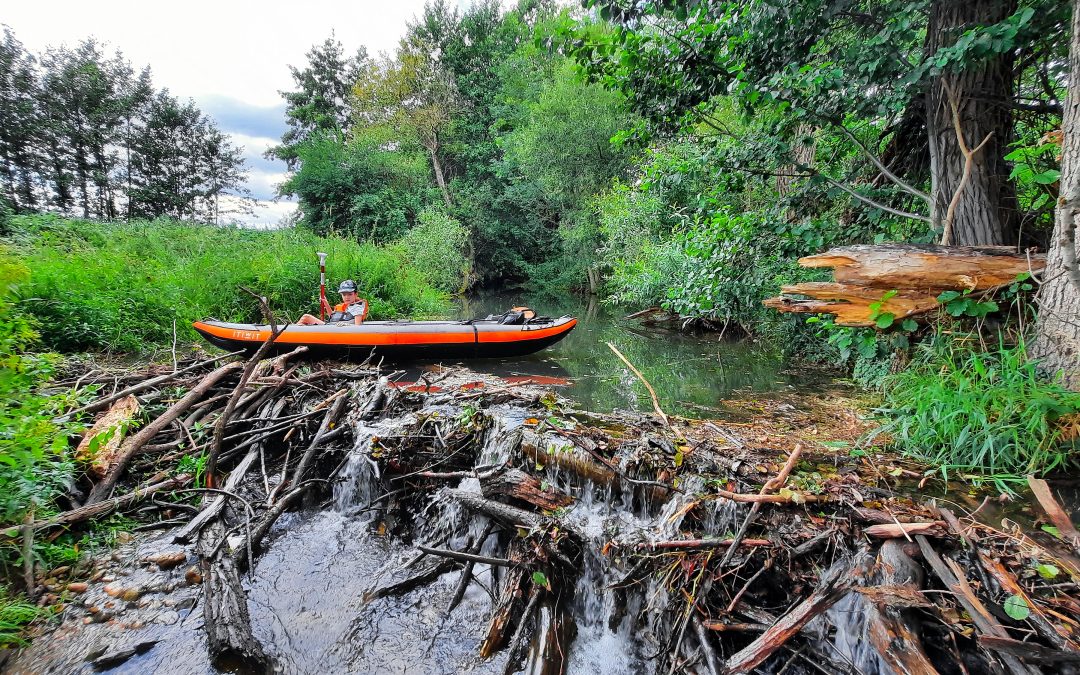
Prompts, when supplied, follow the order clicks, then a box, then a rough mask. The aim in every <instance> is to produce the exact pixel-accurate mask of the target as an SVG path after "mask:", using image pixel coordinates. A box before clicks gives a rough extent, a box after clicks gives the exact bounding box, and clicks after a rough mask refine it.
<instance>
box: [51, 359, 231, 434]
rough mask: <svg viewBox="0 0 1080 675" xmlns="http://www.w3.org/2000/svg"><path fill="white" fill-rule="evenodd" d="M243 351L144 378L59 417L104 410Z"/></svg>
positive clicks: (63, 417) (70, 417)
mask: <svg viewBox="0 0 1080 675" xmlns="http://www.w3.org/2000/svg"><path fill="white" fill-rule="evenodd" d="M243 353H244V350H242V349H241V350H238V351H235V352H229V353H228V354H222V355H221V356H215V357H214V358H212V359H206V360H205V361H200V362H198V363H195V364H192V365H190V366H188V367H187V368H182V369H181V370H178V371H176V372H171V373H166V374H165V375H160V376H158V377H152V378H150V379H149V380H143V381H142V382H139V383H138V384H135V385H132V386H130V387H128V388H127V389H122V390H121V391H118V392H116V393H115V394H112V395H110V396H106V397H105V398H101V399H98V400H96V401H94V402H93V403H89V404H87V405H84V406H83V407H81V408H76V409H75V410H72V411H71V412H68V413H64V415H63V416H62V417H60V418H58V419H59V420H62V421H67V420H70V419H72V418H74V417H75V416H76V415H78V414H80V413H90V412H97V411H98V410H103V409H105V408H106V407H108V406H109V405H110V404H111V403H112V402H113V401H118V400H120V399H122V398H124V397H125V396H128V395H130V394H134V393H137V392H140V391H143V390H146V389H150V388H151V387H156V386H157V385H159V384H165V383H166V382H169V381H171V380H175V379H176V378H178V377H180V376H181V375H186V374H187V373H190V372H191V371H193V370H199V369H200V368H205V367H206V366H209V365H212V364H214V363H217V362H218V361H221V360H224V359H228V358H232V357H233V356H236V355H238V354H243Z"/></svg>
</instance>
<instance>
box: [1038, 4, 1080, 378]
mask: <svg viewBox="0 0 1080 675" xmlns="http://www.w3.org/2000/svg"><path fill="white" fill-rule="evenodd" d="M1062 130H1063V131H1064V134H1063V136H1064V138H1063V141H1062V148H1061V197H1059V198H1058V208H1057V218H1056V219H1055V222H1054V235H1053V236H1052V237H1051V238H1050V250H1049V252H1048V254H1047V260H1046V273H1045V274H1044V275H1043V279H1044V283H1043V285H1042V287H1040V289H1039V323H1038V335H1037V337H1036V340H1035V347H1034V350H1033V352H1034V355H1035V356H1037V357H1039V358H1040V359H1042V365H1043V367H1044V368H1045V370H1047V371H1048V372H1051V373H1056V372H1058V371H1062V372H1064V374H1065V381H1066V383H1067V384H1068V385H1069V386H1070V387H1071V388H1073V389H1077V390H1080V273H1078V272H1077V265H1076V217H1077V214H1078V213H1080V0H1076V1H1075V2H1074V4H1073V20H1072V43H1071V45H1070V47H1069V91H1068V96H1067V98H1066V100H1065V116H1064V119H1063V120H1062Z"/></svg>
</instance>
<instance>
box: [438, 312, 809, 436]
mask: <svg viewBox="0 0 1080 675" xmlns="http://www.w3.org/2000/svg"><path fill="white" fill-rule="evenodd" d="M515 305H528V306H529V307H532V308H533V309H535V310H536V311H537V312H538V313H540V314H541V315H547V316H561V315H563V314H571V315H573V316H576V317H577V318H578V320H579V323H578V326H577V328H575V329H574V331H573V332H571V333H570V335H569V336H567V337H566V338H565V339H563V340H562V341H561V342H559V343H557V344H555V345H553V346H552V347H549V348H548V349H545V350H543V351H541V352H539V353H537V354H532V355H530V356H524V357H516V358H513V359H481V360H475V361H470V362H469V363H468V365H469V367H470V368H472V369H473V370H477V371H481V372H485V373H490V374H493V375H499V376H511V377H513V376H528V375H537V376H554V377H563V378H569V379H570V380H572V384H571V385H570V386H569V387H567V388H565V389H564V390H563V393H564V395H566V396H569V397H570V398H572V399H574V400H575V401H576V402H577V403H578V404H579V405H580V406H582V407H583V408H586V409H589V410H596V411H602V412H610V411H612V410H615V409H629V410H649V409H651V405H652V404H651V402H650V400H649V395H648V391H647V390H646V389H645V387H644V386H643V385H642V384H641V383H640V382H639V381H638V380H637V378H636V377H634V375H633V373H631V372H630V371H629V370H628V369H627V368H626V366H625V365H623V363H622V362H620V361H619V359H618V358H617V357H616V356H615V355H614V354H613V353H612V352H611V350H610V349H608V347H607V345H606V344H605V343H606V342H611V343H613V344H614V345H615V346H616V347H617V348H618V349H619V351H621V352H622V353H623V354H625V355H626V357H627V358H628V359H629V360H630V362H631V363H633V364H634V365H635V366H636V367H637V368H638V369H639V370H640V371H641V372H642V373H643V374H644V375H645V377H646V378H648V380H649V382H650V383H651V384H652V385H653V387H654V388H655V389H656V391H657V395H658V396H659V398H660V403H661V406H663V408H664V410H665V411H667V412H671V413H676V414H681V415H688V416H696V417H702V416H708V415H710V414H714V413H717V412H720V411H721V410H720V409H718V405H719V403H720V401H722V400H723V399H725V398H730V397H732V395H733V394H736V393H738V392H743V393H745V392H756V393H760V392H771V391H778V390H782V389H785V388H787V387H789V386H793V385H800V386H802V385H805V384H807V383H806V381H805V379H806V378H804V377H800V376H799V375H797V374H792V373H785V372H783V371H782V367H781V363H780V360H779V358H778V356H777V355H776V354H775V353H773V352H772V351H770V350H769V349H766V348H764V347H763V346H761V345H759V344H757V343H754V342H752V341H746V340H744V341H732V340H724V341H721V340H719V339H718V336H717V335H716V334H715V333H703V334H700V335H690V334H686V333H681V332H678V331H673V330H668V329H665V328H660V327H651V326H644V325H641V324H639V323H638V322H636V321H626V320H623V319H622V317H623V316H624V315H625V314H626V312H624V311H620V310H619V309H618V308H614V309H613V308H611V307H609V306H607V305H604V304H602V303H600V302H598V301H597V300H596V298H595V297H591V298H580V297H573V296H563V297H551V296H535V295H532V296H530V295H527V294H522V293H509V292H500V293H491V292H487V293H483V294H480V295H476V296H472V297H469V298H465V299H463V300H462V301H461V304H460V307H459V309H458V318H471V317H483V316H487V315H488V314H500V313H502V312H504V311H506V310H507V309H509V308H510V307H512V306H515Z"/></svg>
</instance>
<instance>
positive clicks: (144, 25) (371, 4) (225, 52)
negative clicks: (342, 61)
mask: <svg viewBox="0 0 1080 675" xmlns="http://www.w3.org/2000/svg"><path fill="white" fill-rule="evenodd" d="M3 4H4V6H3V10H0V24H6V25H8V26H10V27H11V29H12V31H14V33H15V37H16V38H18V39H19V40H20V41H22V43H23V44H24V45H25V46H26V47H27V49H29V50H30V51H31V52H33V53H35V54H40V53H42V52H43V51H44V50H45V48H46V47H48V46H53V45H57V46H58V45H61V44H67V45H69V46H74V45H75V44H77V43H78V42H79V41H81V40H82V39H84V38H87V37H91V36H93V37H96V38H97V39H98V40H100V41H102V42H105V43H107V44H108V46H109V47H110V48H112V49H118V50H119V51H121V52H123V54H124V55H125V56H126V57H127V58H128V60H129V61H131V62H132V64H133V65H134V66H135V67H136V69H139V68H142V67H143V66H150V68H151V70H152V71H153V76H154V84H155V86H156V87H158V88H168V89H169V90H170V91H171V92H172V93H173V94H174V95H176V96H179V97H181V98H193V99H195V101H196V102H197V104H198V105H199V107H200V108H201V109H202V110H203V112H205V113H207V114H209V115H211V116H212V117H213V118H214V119H215V120H217V123H218V126H219V127H220V128H221V129H222V130H223V131H226V132H228V133H230V134H232V136H233V139H234V141H235V142H236V143H237V144H238V145H241V146H243V147H244V149H245V153H244V155H245V158H246V160H247V166H248V170H249V175H250V177H251V178H250V182H249V186H248V187H249V188H250V189H251V191H252V193H253V194H254V195H255V196H256V197H258V198H259V200H260V202H259V207H258V209H257V215H256V217H255V218H254V221H253V222H257V223H276V222H277V221H278V220H280V219H281V218H282V217H283V216H285V215H287V214H288V213H289V212H291V211H292V210H293V209H294V208H295V206H294V205H293V204H289V203H287V202H281V203H278V204H274V203H271V202H270V201H269V200H270V199H272V197H273V194H274V185H275V184H276V183H279V182H281V180H282V178H283V177H284V172H285V165H284V164H283V163H281V162H270V161H267V160H265V159H263V158H262V153H263V151H264V150H265V149H266V148H267V147H268V146H269V145H272V144H274V143H276V142H277V140H278V139H279V138H280V137H281V134H282V132H283V131H284V130H285V121H284V120H285V116H284V105H283V104H282V101H281V96H280V95H279V94H278V91H279V90H287V89H291V88H292V87H293V82H292V77H291V76H290V75H289V68H288V66H290V65H294V66H298V67H302V66H303V65H305V64H306V63H307V59H306V58H305V56H304V55H305V54H306V53H307V51H308V50H309V49H310V48H311V47H312V46H313V45H315V44H317V43H321V42H322V41H323V40H325V39H326V38H327V37H328V36H329V35H330V33H331V31H333V32H334V35H335V36H336V37H337V39H338V40H340V41H341V43H342V44H343V45H344V47H345V53H346V54H352V53H354V52H355V51H356V49H357V48H358V47H360V45H364V46H366V47H367V49H368V53H370V54H372V55H374V54H377V53H379V52H381V51H386V52H392V51H393V49H394V47H395V46H396V45H397V42H398V40H399V39H400V38H401V36H402V35H404V33H405V24H406V22H407V21H408V20H409V19H411V18H412V17H413V16H415V15H416V14H418V13H419V12H420V11H421V10H422V9H423V6H424V0H392V1H390V2H385V1H383V2H379V1H377V0H347V1H341V0H339V1H337V2H334V1H331V0H306V1H304V2H290V3H285V2H280V1H278V0H269V1H263V2H252V1H249V0H243V1H236V0H217V1H215V2H211V1H209V0H188V1H187V2H184V3H166V4H163V3H158V2H148V1H147V0H140V1H134V0H93V1H91V2H88V1H87V0H80V1H73V0H46V1H42V0H38V1H36V2H14V1H8V2H4V3H3ZM458 4H459V5H462V6H467V5H468V0H459V2H458Z"/></svg>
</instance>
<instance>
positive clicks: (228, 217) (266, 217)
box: [219, 196, 296, 229]
mask: <svg viewBox="0 0 1080 675" xmlns="http://www.w3.org/2000/svg"><path fill="white" fill-rule="evenodd" d="M241 201H242V200H240V199H238V198H236V197H231V196H224V197H222V198H221V200H220V202H219V208H220V210H221V218H220V220H221V222H222V223H239V224H241V225H243V226H245V227H258V228H268V229H269V228H275V227H281V226H283V225H289V224H291V218H292V217H293V216H294V215H295V213H296V202H293V201H287V200H284V199H282V200H278V201H271V200H268V199H259V200H255V201H254V202H251V201H247V200H244V204H241ZM248 208H251V209H252V210H253V213H246V212H245V211H246V210H247V209H248Z"/></svg>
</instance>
